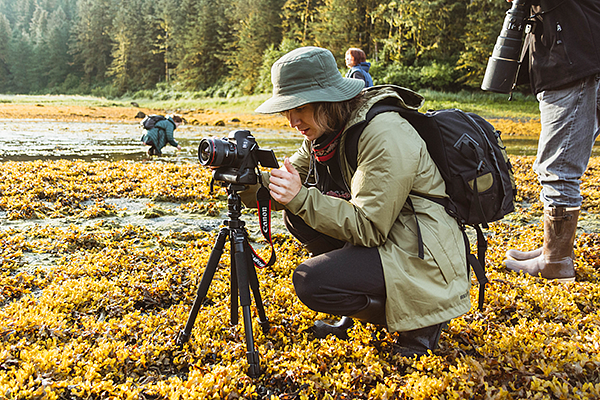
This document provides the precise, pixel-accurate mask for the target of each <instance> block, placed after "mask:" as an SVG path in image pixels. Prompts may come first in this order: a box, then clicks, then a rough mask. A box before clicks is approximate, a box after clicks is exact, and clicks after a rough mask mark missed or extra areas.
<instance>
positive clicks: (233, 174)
mask: <svg viewBox="0 0 600 400" xmlns="http://www.w3.org/2000/svg"><path fill="white" fill-rule="evenodd" d="M198 159H199V160H200V164H201V165H203V166H205V167H213V168H214V170H213V179H214V180H216V181H221V182H226V183H230V184H238V185H254V184H256V183H258V173H257V172H256V169H257V167H258V165H259V164H260V165H262V166H263V167H267V168H279V164H278V162H277V158H276V157H275V153H274V152H273V150H266V149H261V148H259V147H258V144H257V143H256V139H255V138H254V136H252V134H251V133H250V131H245V130H239V131H232V132H231V133H229V136H228V137H226V138H222V139H218V138H215V137H209V138H203V139H202V140H201V141H200V145H199V146H198Z"/></svg>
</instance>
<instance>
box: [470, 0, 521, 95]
mask: <svg viewBox="0 0 600 400" xmlns="http://www.w3.org/2000/svg"><path fill="white" fill-rule="evenodd" d="M528 8H529V2H528V1H526V0H512V6H511V8H510V10H508V11H507V12H506V17H505V18H504V24H503V26H502V31H500V35H499V36H498V39H497V40H496V45H495V46H494V51H493V52H492V56H491V57H490V58H489V60H488V64H487V67H486V69H485V76H484V78H483V83H482V84H481V89H483V90H486V91H490V92H497V93H510V92H512V90H513V88H514V85H515V82H516V79H517V74H518V72H519V66H520V64H521V63H520V62H519V58H520V53H521V45H522V43H523V33H524V32H526V31H527V29H529V28H530V27H531V26H530V25H529V24H528V23H527V21H528V12H527V11H528ZM528 27H529V28H528Z"/></svg>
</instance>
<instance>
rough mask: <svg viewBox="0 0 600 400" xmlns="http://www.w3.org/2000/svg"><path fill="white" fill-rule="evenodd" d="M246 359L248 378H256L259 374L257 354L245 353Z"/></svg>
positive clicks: (254, 352)
mask: <svg viewBox="0 0 600 400" xmlns="http://www.w3.org/2000/svg"><path fill="white" fill-rule="evenodd" d="M246 357H247V358H248V376H250V378H258V377H259V376H260V373H261V371H260V361H259V359H258V352H257V351H247V352H246Z"/></svg>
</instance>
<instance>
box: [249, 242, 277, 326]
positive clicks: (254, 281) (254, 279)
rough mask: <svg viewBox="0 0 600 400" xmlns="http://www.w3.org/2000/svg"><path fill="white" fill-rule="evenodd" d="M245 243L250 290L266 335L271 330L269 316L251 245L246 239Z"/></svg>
mask: <svg viewBox="0 0 600 400" xmlns="http://www.w3.org/2000/svg"><path fill="white" fill-rule="evenodd" d="M245 240H246V241H245V243H244V246H245V247H244V248H245V249H246V254H247V257H246V260H247V261H246V264H247V265H248V274H249V279H250V288H251V289H252V293H253V294H254V302H255V303H256V310H257V311H258V317H259V321H258V322H259V324H260V327H261V328H262V331H263V333H264V334H265V335H266V334H267V333H268V332H269V329H270V328H271V325H270V324H269V319H268V318H267V314H266V313H265V306H264V305H263V302H262V297H261V295H260V289H259V285H258V276H257V275H256V267H255V266H254V262H253V261H252V253H251V251H252V250H251V249H250V245H249V244H248V242H247V240H248V238H247V237H246V239H245Z"/></svg>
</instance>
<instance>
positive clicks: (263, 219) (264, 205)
mask: <svg viewBox="0 0 600 400" xmlns="http://www.w3.org/2000/svg"><path fill="white" fill-rule="evenodd" d="M256 203H257V204H258V220H259V224H260V231H261V232H262V234H263V236H264V238H265V239H267V241H268V242H269V244H270V245H271V258H270V259H269V261H268V262H265V261H264V260H263V259H262V258H261V257H260V256H259V255H258V254H256V252H255V251H254V249H253V248H252V246H250V249H251V250H252V261H253V262H254V265H256V266H257V267H258V268H264V267H268V266H271V265H273V264H274V263H275V259H276V257H275V248H274V246H273V239H272V238H271V194H270V193H269V189H267V188H266V187H265V186H264V185H263V184H262V182H261V183H260V189H258V191H257V192H256Z"/></svg>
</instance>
